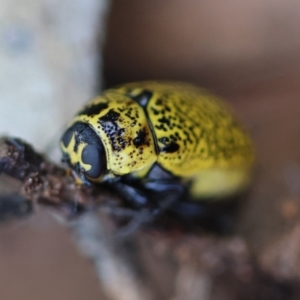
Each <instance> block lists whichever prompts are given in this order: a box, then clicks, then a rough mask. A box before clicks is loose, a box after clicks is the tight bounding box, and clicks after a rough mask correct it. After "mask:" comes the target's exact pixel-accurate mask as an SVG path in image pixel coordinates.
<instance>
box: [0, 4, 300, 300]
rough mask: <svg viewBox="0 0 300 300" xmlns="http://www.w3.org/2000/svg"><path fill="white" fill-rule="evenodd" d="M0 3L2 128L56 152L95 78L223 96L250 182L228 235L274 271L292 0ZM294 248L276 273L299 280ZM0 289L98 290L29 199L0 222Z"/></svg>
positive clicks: (290, 88) (292, 145)
mask: <svg viewBox="0 0 300 300" xmlns="http://www.w3.org/2000/svg"><path fill="white" fill-rule="evenodd" d="M0 5H1V6H0V7H1V9H0V66H1V69H0V70H1V72H0V103H1V112H0V113H1V118H0V132H1V133H2V134H3V133H5V134H10V135H15V136H19V137H22V138H24V139H26V140H27V141H29V142H31V143H32V144H33V145H34V146H35V147H36V148H37V149H39V150H42V151H44V152H46V153H48V154H49V155H50V156H51V157H52V158H53V159H55V160H58V157H59V154H58V150H57V148H58V147H57V140H58V138H59V135H60V132H62V130H63V128H64V127H65V126H66V124H67V122H68V120H69V119H70V118H71V116H72V115H73V114H74V113H75V111H76V110H77V109H78V107H79V106H80V105H81V104H82V103H84V102H86V101H87V100H88V99H90V98H91V97H92V96H93V95H95V94H96V93H97V92H98V91H99V90H101V88H103V87H110V86H112V85H114V84H118V83H122V82H128V81H135V80H143V79H175V80H184V81H189V82H192V83H194V84H197V85H201V86H205V87H207V88H209V89H211V90H212V91H214V92H215V93H217V94H219V95H220V96H222V97H224V98H225V99H226V101H228V102H229V103H230V104H231V105H232V106H233V108H234V110H235V111H236V114H237V115H238V116H239V118H240V119H241V120H242V121H243V122H244V123H245V125H246V127H247V128H248V129H249V131H250V133H251V135H252V136H253V138H254V142H255V146H256V149H257V158H258V163H257V169H256V172H255V180H254V185H253V188H252V191H251V194H250V196H249V200H248V201H247V203H246V204H245V205H244V207H243V209H242V211H241V214H240V217H239V220H238V224H237V226H236V233H237V234H240V235H242V236H243V237H244V238H245V239H246V240H247V241H248V242H249V243H250V245H251V247H252V248H253V251H255V252H256V253H257V255H258V258H259V259H260V261H261V263H262V264H263V265H264V266H265V268H266V269H268V270H272V268H273V265H274V264H273V263H274V261H270V259H269V258H268V257H267V258H266V253H267V252H268V250H269V249H270V245H272V243H276V242H278V241H281V239H282V237H283V235H284V236H285V237H286V235H288V234H290V233H291V232H292V230H293V228H295V226H296V225H297V224H298V223H297V220H298V217H299V215H300V188H299V181H300V139H299V134H300V121H299V119H300V85H299V77H300V69H299V66H300V55H299V53H300V51H299V50H300V32H299V28H300V2H299V1H297V0H287V1H279V0H277V1H276V0H275V1H274V0H273V1H271V0H263V1H261V0H260V1H258V0H251V1H250V0H245V1H242V2H241V1H237V0H231V1H229V0H225V1H222V2H221V1H205V0H203V1H197V0H190V1H187V2H186V1H178V0H173V1H169V0H152V1H146V0H144V1H141V0H127V1H121V0H114V1H105V0H102V1H99V0H78V1H72V0H60V1H59V0H51V1H50V0H25V1H24V0H23V1H18V0H0ZM297 249H299V248H297ZM293 254H294V255H295V261H297V263H295V265H294V266H289V268H292V269H293V270H292V271H291V272H289V271H288V272H286V273H284V274H286V275H285V276H286V278H288V279H297V280H298V279H299V277H300V273H299V271H298V267H299V270H300V266H299V265H298V264H299V260H296V258H297V257H298V255H299V252H298V250H295V251H294V252H293ZM280 274H281V273H280ZM281 276H283V275H282V274H281ZM286 278H285V279H286ZM0 298H1V299H11V300H14V299H31V300H33V299H44V300H47V299H54V298H55V299H57V300H59V299H63V300H68V299H84V298H86V299H91V300H92V299H102V296H101V290H100V288H99V286H98V283H97V280H96V277H95V275H94V270H93V267H92V265H91V264H90V262H89V261H87V260H86V259H85V258H83V257H82V256H80V254H79V253H78V251H77V249H76V247H75V246H74V244H73V242H72V240H71V238H70V234H69V232H68V230H67V228H65V227H64V226H62V225H61V224H59V223H58V222H56V220H54V218H53V217H52V216H51V215H49V214H48V213H47V212H45V211H44V209H43V208H38V209H37V210H36V213H35V215H34V216H33V217H31V218H30V219H29V220H28V219H26V220H23V221H22V222H21V223H20V222H19V221H18V222H14V223H13V224H9V225H5V226H3V227H2V228H0ZM103 299H104V298H103Z"/></svg>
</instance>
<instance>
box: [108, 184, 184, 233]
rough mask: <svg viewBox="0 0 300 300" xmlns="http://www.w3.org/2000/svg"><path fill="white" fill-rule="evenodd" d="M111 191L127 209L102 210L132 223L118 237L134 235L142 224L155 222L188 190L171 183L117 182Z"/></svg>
mask: <svg viewBox="0 0 300 300" xmlns="http://www.w3.org/2000/svg"><path fill="white" fill-rule="evenodd" d="M111 188H112V189H113V190H114V191H117V192H118V193H119V194H120V196H121V197H122V198H123V199H124V200H125V202H126V203H127V207H116V206H113V207H105V208H102V209H104V211H106V212H108V213H109V214H111V215H112V216H115V217H117V218H120V219H126V220H129V222H128V223H127V224H126V225H124V226H123V227H121V229H119V231H118V233H117V236H118V237H124V236H127V235H129V234H132V233H134V231H135V230H136V229H137V228H139V227H140V226H142V225H143V224H146V223H149V222H151V221H153V220H154V219H155V218H156V217H157V216H158V215H160V214H161V213H162V212H164V211H165V210H166V209H167V208H168V207H169V206H170V205H172V203H173V202H175V201H177V200H179V199H180V198H181V197H182V196H183V195H184V193H185V192H186V188H185V187H184V186H183V185H182V184H180V183H179V182H178V180H171V179H167V180H166V179H162V180H153V179H145V180H143V181H133V180H131V181H130V182H126V180H125V181H120V180H119V181H117V182H114V183H113V184H112V185H111Z"/></svg>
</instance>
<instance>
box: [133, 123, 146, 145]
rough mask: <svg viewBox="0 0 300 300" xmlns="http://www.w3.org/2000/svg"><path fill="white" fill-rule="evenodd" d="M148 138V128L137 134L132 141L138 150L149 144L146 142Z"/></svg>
mask: <svg viewBox="0 0 300 300" xmlns="http://www.w3.org/2000/svg"><path fill="white" fill-rule="evenodd" d="M146 136H147V131H146V128H142V129H140V130H139V131H138V132H137V136H136V137H135V138H134V139H133V140H132V142H133V144H134V146H136V147H137V148H138V147H140V146H142V145H146V144H148V143H147V140H146Z"/></svg>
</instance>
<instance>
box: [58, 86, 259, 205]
mask: <svg viewBox="0 0 300 300" xmlns="http://www.w3.org/2000/svg"><path fill="white" fill-rule="evenodd" d="M61 148H62V152H63V155H64V161H66V162H67V163H68V164H69V165H70V166H71V167H72V168H74V169H75V170H76V172H77V173H78V174H79V175H80V177H81V178H82V180H83V181H84V182H96V183H97V182H117V181H120V180H121V181H122V180H123V179H122V178H127V180H125V181H124V182H125V185H131V184H132V183H134V184H136V183H138V185H139V187H143V186H146V185H147V184H148V186H151V189H152V190H154V191H155V190H156V191H157V192H159V191H160V190H164V191H167V190H168V189H169V188H170V187H171V190H173V191H174V187H175V191H176V185H182V186H185V187H187V189H188V191H189V194H190V196H191V199H193V201H198V200H201V199H202V198H205V199H222V198H226V197H228V196H230V195H234V194H235V193H238V192H239V191H241V190H242V189H244V188H245V187H246V186H247V184H248V183H249V180H250V177H251V168H252V165H253V161H254V154H253V146H252V143H251V140H250V138H249V136H248V135H247V133H246V132H245V130H244V129H243V128H242V126H241V125H240V124H239V122H238V121H237V120H236V118H235V117H234V116H233V114H232V113H231V111H230V109H229V108H228V107H227V106H226V105H225V104H224V103H223V102H222V101H221V100H219V98H217V97H216V96H214V95H212V94H210V93H209V92H207V91H206V90H204V89H200V88H197V87H194V86H192V85H189V84H185V83H177V82H176V83H170V82H137V83H129V84H124V85H122V86H119V87H116V88H113V89H108V90H106V91H104V92H103V93H102V94H101V95H100V96H98V97H97V98H95V99H93V100H92V101H91V102H89V103H88V104H87V105H86V106H85V107H84V108H83V109H82V110H81V111H80V112H79V113H78V114H77V115H76V116H75V118H74V119H73V120H72V123H71V124H70V126H69V128H68V130H67V131H66V133H65V134H64V136H63V137H62V141H61ZM153 183H155V184H153ZM134 184H133V185H134ZM151 184H152V185H151ZM164 187H165V189H164ZM175 194H176V192H175ZM133 197H134V196H133Z"/></svg>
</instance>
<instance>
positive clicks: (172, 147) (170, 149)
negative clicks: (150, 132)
mask: <svg viewBox="0 0 300 300" xmlns="http://www.w3.org/2000/svg"><path fill="white" fill-rule="evenodd" d="M158 141H159V142H161V143H162V144H163V145H164V146H163V147H162V148H161V149H160V151H161V152H167V153H174V152H176V151H177V150H179V148H180V147H179V145H178V144H177V143H176V142H175V141H171V142H170V139H169V138H168V137H162V138H160V139H158Z"/></svg>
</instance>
